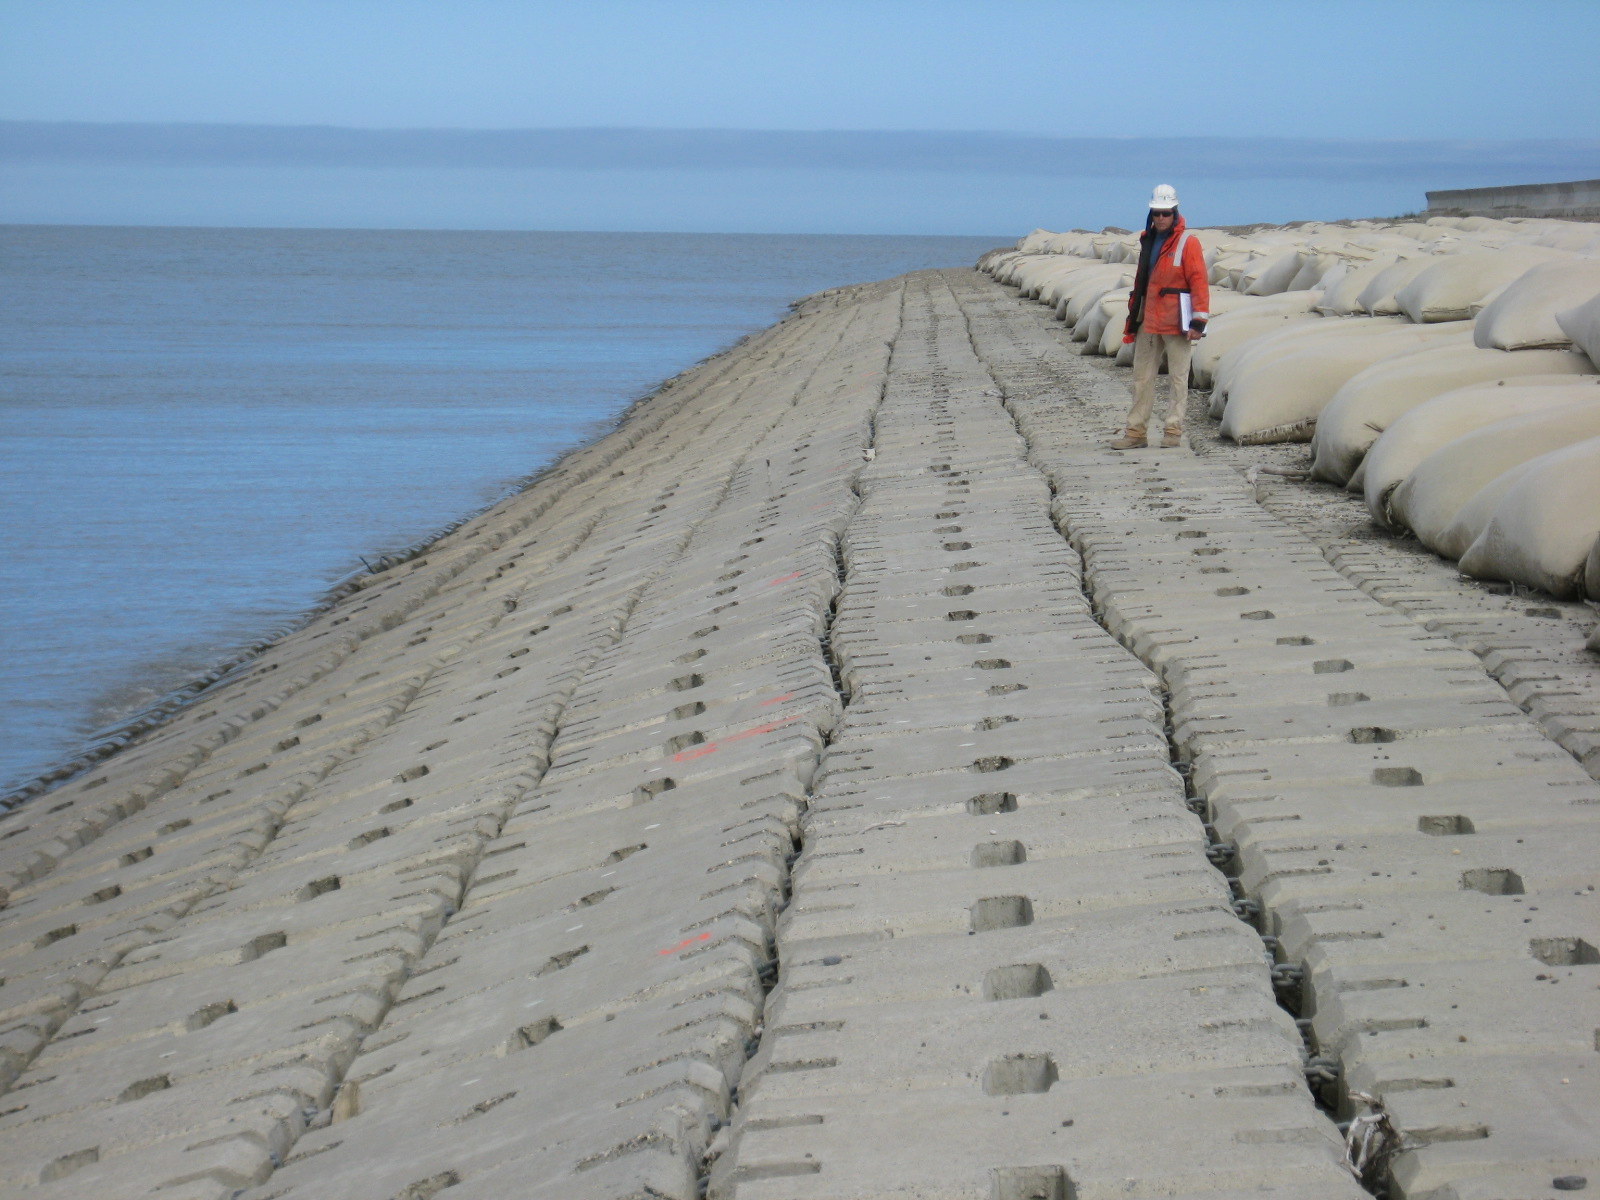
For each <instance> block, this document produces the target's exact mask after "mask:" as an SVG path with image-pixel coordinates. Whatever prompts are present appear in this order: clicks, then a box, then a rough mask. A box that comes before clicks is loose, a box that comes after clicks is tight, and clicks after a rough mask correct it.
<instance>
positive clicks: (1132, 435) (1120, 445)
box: [1107, 429, 1145, 450]
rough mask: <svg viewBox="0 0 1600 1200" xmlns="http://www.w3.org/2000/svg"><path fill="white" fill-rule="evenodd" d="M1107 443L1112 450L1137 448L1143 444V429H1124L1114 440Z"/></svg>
mask: <svg viewBox="0 0 1600 1200" xmlns="http://www.w3.org/2000/svg"><path fill="white" fill-rule="evenodd" d="M1107 445H1109V446H1110V447H1111V449H1113V450H1137V449H1139V448H1140V447H1141V446H1143V445H1145V437H1144V430H1142V429H1129V430H1126V431H1125V432H1124V433H1123V435H1122V436H1121V437H1119V438H1118V439H1117V440H1116V441H1114V442H1108V443H1107Z"/></svg>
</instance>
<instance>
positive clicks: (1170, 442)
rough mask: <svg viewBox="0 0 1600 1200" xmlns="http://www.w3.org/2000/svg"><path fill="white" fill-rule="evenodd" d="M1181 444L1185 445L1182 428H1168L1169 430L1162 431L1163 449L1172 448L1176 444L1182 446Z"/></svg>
mask: <svg viewBox="0 0 1600 1200" xmlns="http://www.w3.org/2000/svg"><path fill="white" fill-rule="evenodd" d="M1181 445H1183V430H1181V429H1168V430H1166V431H1165V432H1163V433H1162V435H1161V447H1162V449H1164V450H1171V449H1172V448H1173V447H1174V446H1181Z"/></svg>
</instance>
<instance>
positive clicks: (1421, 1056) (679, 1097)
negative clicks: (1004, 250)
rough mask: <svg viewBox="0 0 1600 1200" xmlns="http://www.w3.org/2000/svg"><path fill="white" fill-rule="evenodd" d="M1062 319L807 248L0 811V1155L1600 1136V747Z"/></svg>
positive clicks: (1416, 1145)
mask: <svg viewBox="0 0 1600 1200" xmlns="http://www.w3.org/2000/svg"><path fill="white" fill-rule="evenodd" d="M1058 330H1059V326H1055V325H1054V324H1053V323H1052V322H1051V321H1050V320H1049V313H1048V312H1047V311H1042V310H1036V309H1032V308H1029V307H1027V306H1024V305H1022V304H1020V303H1018V301H1017V299H1016V297H1015V293H1014V292H1013V291H1008V290H1007V289H1005V288H1003V287H1001V286H999V285H998V284H995V283H994V282H992V281H991V280H989V279H987V278H985V277H983V276H981V275H979V274H977V273H975V272H972V271H964V270H963V271H948V272H925V273H919V274H916V275H910V276H905V277H902V278H900V279H896V280H890V281H887V282H884V283H877V284H868V285H863V286H860V287H855V288H847V289H841V290H839V291H836V292H831V293H825V294H823V295H821V296H818V297H814V298H812V299H811V300H809V301H807V302H806V303H805V304H803V305H801V306H800V307H799V308H798V310H797V312H796V314H795V315H794V316H792V317H790V318H789V319H787V320H786V321H784V322H782V323H780V324H778V325H776V326H774V327H773V328H771V329H769V330H767V331H765V332H764V333H762V334H759V335H757V336H755V337H752V338H750V339H748V340H747V341H745V342H744V343H742V344H741V345H740V346H738V347H737V348H735V349H734V350H732V351H730V352H729V353H727V354H724V355H722V356H719V357H718V358H716V359H713V360H711V361H709V362H707V363H705V364H703V365H702V366H700V367H698V368H696V369H695V370H694V371H692V372H689V373H687V374H685V375H684V376H682V377H680V378H679V379H677V380H675V381H674V382H673V384H672V385H670V386H669V387H667V388H665V389H663V390H662V391H661V392H660V393H658V394H657V395H655V396H654V397H652V398H651V399H650V400H648V401H646V402H644V403H643V404H641V405H640V406H638V407H637V408H636V409H635V411H634V412H633V413H631V414H630V416H629V418H628V419H627V420H626V421H625V422H624V423H623V424H622V426H621V427H620V428H618V429H617V430H616V431H615V432H613V433H611V434H610V435H608V436H607V437H605V438H603V439H601V440H600V441H598V442H596V443H595V444H594V445H592V446H590V447H587V448H585V449H584V450H581V451H578V452H576V453H574V454H572V455H570V456H568V458H566V459H565V460H564V461H563V462H562V463H561V464H560V466H559V467H558V468H557V469H556V470H554V471H552V472H551V473H550V474H549V475H547V476H546V477H544V478H543V479H541V480H540V481H539V482H538V483H536V484H535V485H534V486H532V487H531V488H530V489H529V490H528V491H526V492H524V493H522V494H520V495H518V496H516V497H514V498H512V499H510V500H507V501H506V502H504V503H503V504H501V505H499V506H497V507H496V508H495V509H493V510H491V511H490V512H488V513H487V514H485V515H483V516H482V517H480V518H477V519H476V520H474V521H472V522H470V523H469V524H467V525H466V526H464V527H463V528H461V529H460V530H458V531H456V532H455V533H453V534H451V535H450V536H448V537H446V538H444V539H443V540H441V541H440V542H439V543H437V544H436V545H435V546H434V547H432V548H431V549H430V550H429V551H428V553H426V554H425V555H423V556H422V557H420V558H418V559H416V560H414V561H412V562H409V563H407V564H405V565H403V566H401V567H399V568H396V569H394V570H391V571H389V572H386V573H384V574H382V575H379V576H374V577H373V578H372V580H371V582H370V584H369V585H368V586H367V587H366V588H364V589H363V590H362V591H361V592H359V593H357V594H355V595H353V596H350V597H348V598H346V599H345V600H343V601H341V602H340V603H339V604H338V605H336V606H335V607H334V608H332V609H331V610H330V611H328V612H326V613H324V614H322V615H321V616H319V617H318V618H317V619H316V620H315V621H313V622H312V623H311V624H310V625H309V626H308V627H307V628H305V629H304V630H302V631H299V632H297V633H295V634H294V635H292V636H290V637H288V638H286V639H284V640H283V641H282V642H281V643H279V644H278V645H276V646H275V647H273V648H272V649H270V650H268V651H267V652H266V653H265V654H263V655H262V656H261V658H260V659H259V660H258V661H257V662H255V663H254V664H252V669H251V671H250V673H249V674H248V675H247V676H245V677H244V678H241V679H238V680H235V681H233V682H231V683H228V684H226V685H224V686H222V687H220V688H218V689H216V690H215V692H213V693H210V694H208V695H207V696H206V697H205V698H204V702H203V703H201V704H199V705H196V706H195V708H194V710H193V711H191V712H188V713H186V714H184V715H182V716H181V717H180V718H179V719H178V720H175V721H174V722H173V723H171V724H170V725H168V726H166V727H164V728H162V729H160V730H158V731H155V732H153V733H151V734H149V735H147V736H146V737H145V738H144V739H143V740H142V741H140V742H139V743H138V744H136V745H134V746H131V747H130V748H128V749H127V750H125V751H123V752H121V753H119V754H117V755H115V756H113V757H111V758H110V759H108V760H106V761H105V762H104V763H103V764H101V765H100V767H98V768H97V769H96V770H94V771H93V772H90V773H89V774H87V775H85V776H83V777H80V778H78V779H75V780H73V781H71V782H70V783H68V784H66V785H65V786H63V787H61V788H58V789H57V790H56V791H54V792H52V793H49V794H47V795H44V796H42V797H39V798H36V799H35V800H33V801H30V802H29V803H28V804H27V805H25V806H23V807H22V808H21V809H20V810H18V811H17V812H16V813H14V814H13V815H11V816H9V817H7V818H5V819H4V820H0V888H3V889H4V891H3V897H4V899H5V902H6V906H5V908H4V910H3V911H0V929H3V934H0V978H3V980H4V982H3V984H0V1086H3V1089H4V1092H3V1094H0V1197H6V1198H10V1197H27V1198H30V1200H31V1198H34V1197H38V1198H39V1200H46V1198H52V1197H82V1196H104V1197H124V1196H126V1197H134V1196H143V1195H155V1196H161V1197H170V1198H174V1200H223V1198H229V1200H234V1198H238V1200H326V1198H328V1197H341V1198H349V1200H425V1198H431V1197H435V1196H439V1197H442V1198H443V1200H468V1198H471V1200H491V1198H493V1200H504V1198H506V1197H512V1196H515V1197H519V1198H522V1200H585V1198H590V1197H593V1198H597V1200H601V1198H605V1200H609V1198H617V1200H621V1198H624V1197H627V1198H634V1197H640V1198H642V1197H670V1198H672V1200H695V1198H696V1197H698V1196H700V1195H710V1196H712V1197H717V1198H720V1200H730V1198H735V1197H737V1198H739V1200H868V1198H877V1197H884V1196H905V1197H911V1196H915V1197H919V1198H926V1200H957V1198H960V1200H980V1198H984V1200H987V1198H993V1200H1066V1198H1068V1197H1076V1198H1078V1200H1103V1198H1109V1197H1124V1198H1126V1197H1133V1198H1143V1197H1157V1196H1160V1197H1192V1198H1194V1200H1200V1198H1206V1200H1236V1198H1240V1197H1243V1196H1246V1195H1249V1196H1256V1195H1271V1196H1274V1197H1278V1198H1280V1200H1338V1198H1341V1197H1349V1198H1352V1200H1359V1198H1360V1197H1362V1196H1364V1195H1368V1194H1370V1192H1369V1190H1368V1188H1364V1187H1363V1186H1362V1184H1361V1183H1359V1182H1358V1181H1357V1179H1356V1178H1355V1177H1353V1175H1352V1174H1351V1173H1350V1172H1349V1171H1348V1170H1347V1169H1346V1167H1345V1165H1344V1162H1343V1159H1344V1156H1345V1146H1344V1138H1343V1136H1342V1135H1341V1131H1340V1128H1339V1124H1338V1123H1339V1122H1341V1121H1346V1120H1348V1119H1349V1118H1351V1117H1352V1116H1355V1115H1358V1114H1369V1115H1370V1111H1371V1110H1369V1109H1368V1108H1367V1107H1366V1106H1365V1105H1364V1104H1363V1103H1358V1102H1352V1101H1351V1100H1350V1099H1349V1098H1348V1097H1349V1094H1350V1093H1351V1092H1360V1093H1365V1094H1367V1095H1370V1096H1373V1097H1377V1098H1380V1099H1381V1101H1382V1102H1383V1104H1384V1106H1385V1110H1386V1111H1387V1113H1388V1114H1389V1118H1390V1120H1391V1121H1392V1122H1393V1123H1394V1125H1395V1126H1397V1127H1398V1129H1399V1130H1400V1131H1401V1133H1403V1134H1404V1140H1403V1141H1402V1142H1400V1143H1398V1144H1395V1143H1394V1142H1393V1141H1392V1140H1391V1141H1389V1142H1388V1143H1387V1145H1385V1146H1383V1148H1384V1149H1386V1150H1392V1151H1393V1153H1392V1155H1389V1156H1384V1155H1380V1161H1379V1162H1378V1163H1377V1164H1376V1166H1375V1167H1374V1168H1373V1169H1372V1170H1371V1171H1369V1178H1368V1181H1367V1183H1368V1185H1369V1187H1372V1186H1383V1185H1386V1186H1388V1187H1389V1194H1390V1195H1391V1196H1395V1197H1409V1198H1411V1200H1422V1198H1423V1197H1428V1198H1431V1200H1491V1198H1493V1197H1508V1196H1518V1197H1535V1196H1536V1197H1545V1196H1554V1195H1556V1194H1558V1193H1557V1190H1553V1189H1556V1188H1557V1186H1558V1185H1557V1184H1556V1183H1555V1182H1554V1181H1555V1180H1557V1179H1560V1180H1563V1181H1564V1182H1563V1183H1562V1184H1561V1185H1560V1187H1561V1188H1567V1187H1575V1186H1577V1185H1576V1184H1575V1183H1573V1180H1574V1179H1576V1178H1578V1177H1586V1178H1588V1179H1590V1180H1592V1181H1593V1182H1592V1183H1590V1184H1589V1186H1590V1187H1600V1133H1597V1129H1596V1116H1595V1114H1596V1113H1600V1067H1597V1066H1596V1062H1597V1057H1596V1054H1595V1047H1596V1041H1595V1038H1596V1037H1597V1036H1600V1034H1597V1027H1600V1011H1597V1004H1596V1000H1595V997H1596V995H1597V993H1596V991H1595V986H1596V984H1597V983H1600V965H1596V964H1597V963H1600V952H1597V951H1596V949H1595V947H1597V946H1600V919H1597V917H1600V899H1597V895H1596V892H1595V887H1596V884H1597V882H1600V881H1597V879H1596V870H1597V868H1596V860H1597V856H1596V855H1595V853H1594V847H1595V845H1596V844H1597V837H1596V833H1597V830H1600V784H1597V783H1596V781H1595V780H1594V779H1592V778H1591V777H1590V776H1589V775H1588V774H1587V773H1586V772H1585V771H1584V770H1583V769H1582V768H1581V767H1580V766H1579V764H1578V763H1577V761H1576V760H1575V759H1574V758H1573V756H1572V755H1571V754H1569V753H1567V752H1566V751H1565V750H1563V749H1561V748H1560V747H1559V746H1557V745H1556V744H1555V743H1554V742H1552V741H1551V740H1550V738H1549V737H1548V736H1547V735H1546V734H1545V733H1544V732H1543V731H1542V730H1541V728H1540V726H1539V725H1538V724H1537V723H1536V722H1535V721H1534V719H1533V718H1531V717H1530V716H1529V715H1528V714H1527V713H1526V712H1525V711H1524V710H1523V708H1521V707H1519V705H1518V704H1516V703H1513V702H1512V698H1511V697H1509V696H1508V694H1507V691H1506V688H1505V687H1503V686H1501V684H1500V683H1498V682H1496V680H1494V679H1493V678H1491V677H1490V676H1489V675H1488V674H1487V673H1486V672H1485V669H1484V665H1483V663H1482V662H1481V661H1480V660H1479V658H1478V657H1477V656H1475V655H1474V654H1472V653H1470V652H1469V651H1467V650H1464V649H1461V648H1460V647H1458V646H1457V645H1456V644H1455V643H1453V642H1451V641H1450V640H1449V639H1448V638H1447V637H1445V636H1443V635H1441V634H1438V633H1434V632H1430V631H1429V630H1428V629H1426V628H1424V627H1423V625H1422V624H1419V623H1418V622H1417V621H1414V620H1412V619H1411V618H1410V617H1408V616H1406V615H1405V614H1404V613H1403V612H1401V611H1399V610H1398V609H1396V608H1395V607H1391V606H1390V605H1389V604H1386V603H1385V602H1384V601H1383V600H1382V599H1379V598H1375V597H1374V596H1373V595H1369V594H1368V593H1367V592H1365V591H1363V590H1361V589H1359V588H1358V587H1356V586H1355V585H1354V584H1353V583H1352V582H1351V581H1350V580H1349V579H1348V578H1347V577H1346V576H1345V575H1344V574H1341V573H1340V571H1339V570H1336V569H1334V567H1333V566H1330V564H1329V562H1328V560H1327V559H1326V558H1325V557H1324V556H1323V554H1322V553H1320V552H1319V550H1318V549H1317V547H1316V545H1315V544H1313V543H1312V542H1311V541H1310V540H1308V539H1307V538H1306V537H1305V536H1304V535H1303V534H1301V533H1299V532H1297V531H1296V529H1295V528H1293V527H1292V526H1291V525H1290V524H1288V523H1287V522H1286V521H1284V520H1282V519H1280V518H1279V517H1278V516H1275V515H1274V514H1273V512H1272V511H1270V510H1269V509H1268V508H1265V507H1263V506H1262V505H1260V504H1258V503H1257V502H1256V499H1255V494H1254V492H1253V490H1252V488H1251V487H1250V486H1248V485H1247V484H1246V483H1245V482H1244V480H1243V479H1242V478H1241V476H1240V474H1239V472H1238V471H1236V470H1235V469H1234V468H1233V466H1231V465H1230V464H1229V463H1228V462H1227V461H1226V460H1225V459H1223V458H1221V457H1218V456H1200V455H1196V454H1193V453H1191V451H1190V450H1189V449H1187V448H1185V449H1180V450H1171V451H1151V452H1148V453H1142V454H1134V455H1129V456H1117V455H1115V454H1112V453H1110V452H1107V451H1105V450H1103V449H1102V448H1101V443H1102V441H1103V440H1104V437H1105V435H1106V434H1107V432H1108V431H1109V430H1111V429H1113V428H1114V427H1115V425H1116V423H1117V420H1118V418H1119V417H1120V415H1121V412H1120V407H1121V405H1122V401H1123V396H1124V393H1123V392H1122V391H1121V388H1120V384H1119V383H1118V382H1116V381H1115V380H1114V379H1112V378H1111V377H1110V376H1109V375H1108V373H1107V372H1106V371H1105V370H1104V369H1103V368H1101V367H1099V366H1097V365H1095V364H1093V363H1090V362H1089V361H1087V360H1079V359H1077V358H1076V357H1074V356H1072V355H1071V353H1070V351H1069V350H1067V349H1066V348H1064V346H1063V344H1062V340H1061V335H1060V333H1059V332H1058ZM1380 1142H1382V1139H1380Z"/></svg>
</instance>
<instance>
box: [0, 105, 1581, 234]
mask: <svg viewBox="0 0 1600 1200" xmlns="http://www.w3.org/2000/svg"><path fill="white" fill-rule="evenodd" d="M1597 175H1600V138H1565V139H1557V138H1530V139H1518V140H1508V139H1501V140H1486V139H1476V140H1473V139H1455V140H1447V139H1433V140H1381V139H1372V138H1366V139H1357V138H1348V139H1339V138H1283V137H1277V138H1266V137H1212V136H1187V137H1171V138H1110V137H1047V136H1039V135H1023V134H1006V133H981V132H954V131H937V130H933V131H929V130H923V131H893V130H887V131H846V130H832V131H829V130H821V131H800V130H749V129H353V128H341V127H335V126H278V125H206V124H137V123H126V124H113V123H88V122H55V121H0V221H14V222H44V223H60V222H75V223H83V224H119V223H121V224H184V225H256V226H323V227H328V226H335V227H337V226H343V227H354V228H366V227H382V228H496V229H593V228H596V227H601V228H611V229H633V230H678V231H692V230H703V229H717V230H725V231H734V232H740V231H744V232H763V231H773V230H779V231H783V230H789V231H796V232H811V233H861V232H879V233H919V234H956V233H963V234H964V233H971V232H973V231H974V230H982V229H1020V230H1026V229H1031V228H1033V227H1035V226H1039V225H1043V226H1045V227H1046V228H1070V227H1073V226H1082V227H1086V228H1099V227H1101V226H1102V225H1107V224H1116V225H1128V224H1130V223H1131V222H1132V221H1134V220H1135V219H1136V218H1137V216H1138V213H1139V210H1140V208H1141V205H1142V202H1143V200H1144V199H1145V198H1146V197H1148V195H1149V191H1150V188H1151V186H1152V185H1153V184H1154V183H1157V182H1165V183H1172V184H1175V185H1176V186H1177V188H1178V190H1179V193H1180V195H1181V196H1183V198H1184V207H1185V210H1186V211H1187V213H1188V215H1189V217H1190V219H1191V220H1192V221H1195V222H1197V223H1199V224H1244V223H1248V222H1254V221H1290V220H1302V219H1317V220H1331V219H1338V218H1342V217H1363V216H1378V217H1381V216H1393V215H1396V214H1398V213H1403V212H1410V211H1414V210H1417V209H1420V208H1423V207H1424V206H1425V204H1426V199H1425V196H1424V193H1425V192H1426V191H1427V190H1429V189H1432V188H1461V187H1487V186H1499V185H1504V184H1512V183H1539V182H1553V181H1559V180H1567V179H1582V178H1592V177H1594V176H1597ZM1130 213H1131V214H1132V215H1131V216H1130Z"/></svg>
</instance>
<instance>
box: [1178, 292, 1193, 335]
mask: <svg viewBox="0 0 1600 1200" xmlns="http://www.w3.org/2000/svg"><path fill="white" fill-rule="evenodd" d="M1193 316H1194V301H1193V300H1191V299H1189V293H1188V292H1179V293H1178V325H1179V327H1180V328H1181V329H1182V330H1183V331H1184V332H1185V333H1187V332H1188V331H1189V321H1190V319H1191V318H1193Z"/></svg>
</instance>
